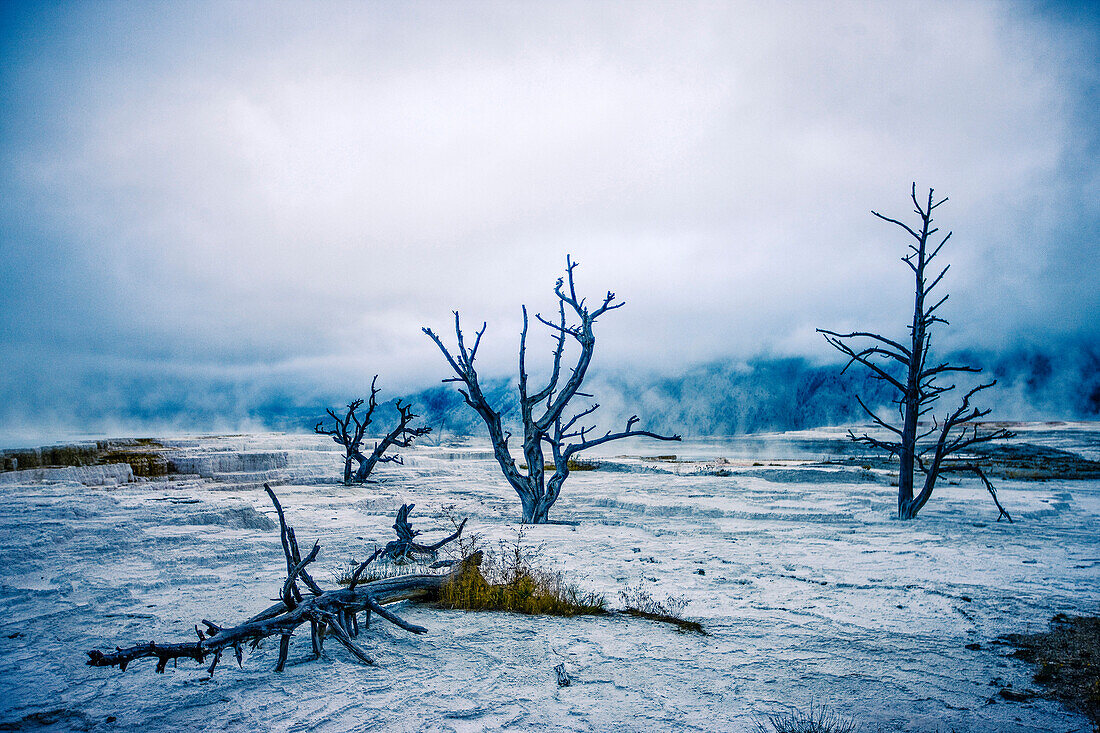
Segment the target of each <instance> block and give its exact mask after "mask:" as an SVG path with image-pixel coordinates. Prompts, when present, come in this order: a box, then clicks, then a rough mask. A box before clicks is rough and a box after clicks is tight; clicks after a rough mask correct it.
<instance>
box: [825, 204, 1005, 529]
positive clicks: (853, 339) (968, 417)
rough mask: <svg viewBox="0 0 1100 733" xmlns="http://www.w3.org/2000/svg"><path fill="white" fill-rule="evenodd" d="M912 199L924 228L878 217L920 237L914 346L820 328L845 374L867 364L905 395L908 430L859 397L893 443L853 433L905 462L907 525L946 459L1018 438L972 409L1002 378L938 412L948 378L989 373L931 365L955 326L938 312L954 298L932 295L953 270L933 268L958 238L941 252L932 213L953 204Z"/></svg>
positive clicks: (902, 513) (901, 512)
mask: <svg viewBox="0 0 1100 733" xmlns="http://www.w3.org/2000/svg"><path fill="white" fill-rule="evenodd" d="M911 198H912V201H913V206H914V211H915V213H916V215H917V216H918V217H919V223H918V224H917V225H916V226H915V227H911V226H909V225H908V224H905V223H903V222H901V221H898V220H897V219H892V218H890V217H888V216H883V215H882V214H879V213H878V212H876V211H872V212H871V213H872V214H874V215H875V216H876V217H878V218H879V219H882V220H883V221H886V222H889V223H891V224H894V225H896V226H898V227H900V228H901V229H903V230H905V231H906V232H907V233H908V234H909V236H910V237H912V238H913V242H911V243H910V244H909V251H908V253H907V254H906V255H905V256H904V257H903V258H902V261H903V262H905V264H906V265H908V267H909V269H910V270H912V271H913V275H914V278H915V288H914V290H915V299H914V304H913V322H912V324H910V325H909V339H908V340H907V343H905V344H903V343H901V342H900V341H895V340H892V339H889V338H886V337H885V336H881V335H879V334H877V333H870V332H867V331H853V332H850V333H838V332H836V331H828V330H825V329H820V328H819V329H818V332H819V333H821V334H822V335H824V337H825V340H826V341H828V342H829V344H831V345H832V346H833V347H834V348H836V349H837V350H838V351H840V352H841V353H843V354H844V355H845V356H847V357H848V363H847V364H845V366H844V369H843V370H841V373H843V372H844V371H847V369H848V367H850V366H851V365H852V364H855V363H858V364H862V365H863V366H865V367H867V368H868V369H870V370H871V372H872V373H873V376H874V377H875V378H876V379H879V380H882V381H885V382H886V383H888V384H890V385H891V386H892V387H893V388H894V390H895V391H896V393H897V396H896V398H895V399H894V404H895V405H896V406H897V409H898V415H899V419H900V423H901V425H900V427H899V426H898V425H896V424H893V423H891V422H889V421H887V420H886V419H884V418H882V417H880V416H879V414H878V413H876V412H875V411H874V410H872V409H871V408H870V407H868V406H867V404H866V403H864V401H863V399H862V398H860V397H857V398H856V399H857V400H858V402H859V404H860V407H862V408H863V410H864V412H866V413H867V415H868V416H869V417H870V419H871V421H872V422H873V423H874V424H875V425H877V426H878V427H880V428H882V429H883V430H885V431H887V435H888V437H886V438H885V439H883V438H876V437H873V436H871V435H868V434H866V433H864V434H861V435H856V434H855V433H854V432H852V431H849V433H848V435H849V437H850V438H851V439H852V440H854V441H856V442H858V443H863V444H864V445H868V446H871V447H873V448H879V449H881V450H884V451H887V452H888V453H889V454H890V455H891V456H897V457H898V459H899V461H900V464H901V465H900V472H899V475H898V518H899V519H913V518H915V517H916V516H917V513H918V512H919V511H920V510H921V508H922V507H924V505H925V504H926V503H927V502H928V499H929V498H930V497H931V496H932V491H933V490H934V489H935V487H936V480H937V479H938V478H939V476H940V473H941V471H942V470H943V469H944V467H945V464H944V461H945V460H947V459H948V458H949V457H950V456H953V455H957V454H959V453H961V452H963V451H965V450H966V449H967V448H968V447H970V446H972V445H976V444H978V443H987V442H989V441H991V440H998V439H1001V438H1007V437H1011V435H1012V434H1011V433H1009V432H1008V431H1007V430H1003V429H999V430H992V431H982V430H980V428H979V425H978V424H977V421H978V420H979V419H980V418H982V417H984V416H986V415H988V414H989V413H990V410H989V409H979V408H977V407H973V406H972V405H971V399H972V398H973V397H974V396H975V395H977V394H978V393H979V392H982V391H983V390H986V389H989V388H990V387H992V386H993V385H995V384H996V383H997V382H996V380H993V381H991V382H986V383H982V384H979V385H978V386H977V387H974V388H973V389H971V390H970V391H968V392H967V393H966V394H965V395H964V396H963V398H962V400H961V402H960V404H959V406H958V407H957V408H956V409H955V410H953V411H952V412H949V413H946V414H945V415H943V417H942V418H941V417H936V416H935V413H934V411H935V409H936V408H937V407H938V405H937V404H936V403H937V402H938V401H939V399H940V398H941V397H942V396H943V395H944V394H945V393H947V392H950V391H951V390H953V389H955V385H954V384H947V385H944V384H941V383H940V381H939V380H940V378H942V377H946V376H950V375H953V374H958V373H971V374H976V373H979V372H981V368H979V367H973V366H966V365H959V364H950V363H947V362H940V363H936V362H935V361H931V360H930V359H929V349H930V346H931V342H932V328H933V327H934V326H935V325H936V324H937V323H942V324H944V325H947V321H946V320H944V319H943V318H941V317H940V316H939V315H938V314H937V311H938V310H939V308H940V307H941V306H942V305H943V304H944V303H945V302H946V301H947V298H948V296H947V295H944V296H943V297H942V298H939V296H938V294H937V295H936V296H933V295H932V291H933V290H934V289H935V288H936V286H937V285H939V284H940V282H941V281H942V280H943V277H944V275H946V274H947V270H948V269H949V268H950V265H946V266H945V267H944V268H943V269H942V270H939V272H938V274H935V276H934V277H930V273H935V272H936V269H938V266H937V268H936V269H931V264H932V261H933V260H935V258H936V256H937V255H938V254H939V253H940V250H941V249H943V246H944V245H945V244H946V243H947V241H948V240H949V239H950V238H951V233H950V232H948V233H947V235H946V236H944V237H943V238H942V239H940V240H939V242H938V244H934V246H933V237H934V235H935V234H936V233H937V232H938V231H939V229H937V228H936V227H934V226H933V224H932V222H933V217H932V212H933V211H934V210H935V209H937V208H938V207H939V206H941V205H942V204H943V203H944V202H946V201H947V199H946V198H943V199H940V200H939V201H936V200H935V198H934V196H933V191H932V189H929V190H928V198H927V200H926V201H924V202H922V201H920V200H919V199H918V198H917V185H916V184H915V183H914V184H913V188H912V193H911ZM936 298H938V300H937V299H936ZM927 415H932V422H931V425H930V426H928V427H927V429H925V428H924V427H923V426H922V418H925V416H927ZM967 468H970V469H972V470H975V471H976V472H977V475H978V476H979V477H980V478H981V479H982V480H983V481H984V482H985V484H986V487H987V488H988V489H989V491H990V494H991V495H992V496H993V500H994V501H995V502H996V503H997V507H998V509H999V510H1000V512H1001V513H1000V515H998V517H997V519H998V521H999V520H1000V517H1001V516H1004V517H1007V518H1008V520H1009V521H1010V522H1011V521H1012V519H1011V517H1009V516H1008V513H1007V512H1006V511H1005V510H1004V508H1003V507H1001V504H1000V502H999V501H997V495H996V491H994V490H993V487H992V484H990V483H989V480H988V479H987V478H985V474H984V473H982V472H981V470H980V468H977V467H976V465H975V466H967ZM918 471H919V472H920V473H921V474H922V475H923V476H924V484H923V487H922V488H921V490H920V492H919V493H916V495H914V493H915V475H916V473H917V472H918Z"/></svg>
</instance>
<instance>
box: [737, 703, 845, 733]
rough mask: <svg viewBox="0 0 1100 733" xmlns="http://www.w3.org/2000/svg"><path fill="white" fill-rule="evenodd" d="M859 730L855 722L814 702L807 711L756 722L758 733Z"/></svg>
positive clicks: (832, 732)
mask: <svg viewBox="0 0 1100 733" xmlns="http://www.w3.org/2000/svg"><path fill="white" fill-rule="evenodd" d="M857 729H858V726H857V725H856V723H855V721H852V720H848V719H847V718H844V717H841V716H840V715H837V714H836V713H833V712H832V711H830V710H829V709H828V707H826V706H825V705H817V704H815V703H814V702H813V701H812V700H811V701H810V704H809V707H807V708H806V709H805V710H796V709H792V710H790V711H788V712H785V713H777V714H775V715H769V716H767V717H766V718H764V719H763V720H757V721H756V733H773V732H774V733H855V731H856V730H857Z"/></svg>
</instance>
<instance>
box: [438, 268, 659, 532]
mask: <svg viewBox="0 0 1100 733" xmlns="http://www.w3.org/2000/svg"><path fill="white" fill-rule="evenodd" d="M565 263H566V265H565V277H564V278H558V281H557V284H556V285H555V286H554V294H555V295H557V298H558V319H557V321H556V322H555V321H550V320H547V319H545V318H543V317H542V316H541V315H538V314H536V315H535V318H536V319H537V320H538V321H539V322H540V323H542V324H543V325H545V326H547V327H548V328H549V329H550V330H551V332H552V333H553V334H554V340H555V346H554V351H553V362H552V365H551V370H550V376H549V379H548V380H547V383H546V385H545V386H544V387H542V388H541V389H538V390H532V388H531V387H530V385H529V384H528V374H527V363H526V359H527V331H528V318H527V306H523V331H522V332H521V333H520V341H519V407H520V418H521V420H522V422H523V458H524V461H525V463H526V473H523V472H522V470H521V468H520V467H518V466H517V465H516V462H515V459H513V458H512V455H511V453H510V451H509V448H508V440H509V438H511V434H510V433H508V432H507V431H505V429H504V424H503V422H502V419H501V413H500V411H498V410H496V409H494V408H493V407H492V406H491V405H490V404H489V401H488V400H487V399H486V398H485V394H484V393H483V392H482V389H481V385H480V383H479V382H478V375H477V371H476V370H475V369H474V360H475V359H476V357H477V349H478V346H479V345H480V344H481V337H482V336H483V335H484V333H485V328H486V324H484V323H483V324H482V326H481V330H480V331H478V332H477V335H476V337H475V338H474V343H473V345H472V346H471V347H469V348H467V347H466V343H465V340H464V337H463V334H462V327H461V323H460V320H459V315H458V311H455V312H454V317H455V337H456V339H457V342H458V349H457V351H456V352H455V353H454V354H453V355H452V354H451V352H450V351H449V350H448V349H447V347H446V346H445V345H444V343H443V340H442V339H440V337H439V336H438V335H436V334H435V332H433V331H432V330H431V329H430V328H425V329H423V331H424V333H426V334H427V335H428V337H429V338H431V339H432V341H434V342H435V344H436V346H438V347H439V350H440V351H441V352H443V356H444V357H445V358H446V359H447V363H448V364H449V365H450V367H451V369H452V370H453V371H454V373H455V376H454V377H450V378H448V379H445V380H443V381H444V382H459V383H461V384H463V385H464V388H462V389H460V390H459V392H460V393H461V394H462V397H463V398H464V399H465V401H466V404H467V405H469V406H470V407H472V408H473V409H474V410H475V411H476V412H477V413H478V415H480V416H481V418H482V420H484V422H485V425H486V427H487V428H488V430H489V439H490V440H491V441H492V444H493V453H494V456H495V457H496V460H497V463H498V464H500V468H501V470H502V471H503V472H504V477H505V479H507V480H508V483H509V484H511V486H512V488H513V489H515V491H516V493H517V494H519V498H520V502H521V503H522V505H523V522H524V523H529V524H543V523H545V522H547V521H548V514H549V511H550V507H551V506H553V505H554V502H555V501H557V498H558V494H559V493H560V492H561V487H562V484H563V483H564V482H565V479H566V478H567V477H568V476H569V461H570V459H571V458H572V457H573V456H575V455H576V454H577V453H580V452H581V451H583V450H587V449H589V448H594V447H596V446H598V445H603V444H604V443H609V442H611V441H613V440H620V439H622V438H629V437H634V436H645V437H648V438H655V439H657V440H680V436H679V435H659V434H657V433H653V432H650V431H648V430H636V429H635V428H634V425H635V424H636V423H637V422H638V417H637V416H633V417H631V418H630V419H629V420H627V423H626V428H625V429H624V430H622V431H620V432H611V431H608V432H607V433H606V434H604V435H599V436H595V435H592V433H593V431H594V428H593V427H591V426H583V425H582V424H581V422H580V421H581V420H583V419H585V418H586V417H588V416H590V415H591V414H592V413H593V412H595V411H596V409H597V408H598V407H599V404H593V405H591V406H589V407H586V408H584V409H582V410H580V411H578V412H576V413H574V414H572V415H571V416H566V415H565V412H566V409H567V408H568V406H569V402H570V401H571V400H572V399H573V398H574V397H576V396H582V397H588V396H589V395H585V394H583V393H582V392H580V387H581V384H582V383H583V381H584V377H585V375H586V374H587V372H588V367H589V364H591V362H592V353H593V351H594V349H595V347H596V337H595V334H594V333H593V326H595V324H596V319H598V318H599V317H600V316H602V315H603V314H604V313H607V312H608V311H611V310H615V309H616V308H621V307H622V306H623V305H625V303H622V302H615V294H614V293H612V292H608V293H607V295H606V296H605V297H604V299H603V302H602V303H601V304H600V306H599V307H597V308H596V309H595V310H589V308H588V306H587V305H586V304H585V299H584V298H578V297H577V290H576V286H575V283H574V279H573V270H574V269H576V267H577V263H576V262H573V261H572V260H571V259H570V258H569V257H566V260H565ZM567 312H568V313H569V316H570V318H569V319H567V318H566V313H567ZM570 339H571V340H572V341H575V342H576V344H577V345H578V347H579V353H578V355H577V360H576V362H575V363H574V365H573V366H572V368H570V369H568V370H567V369H563V365H562V360H563V357H564V355H565V347H566V342H567V341H569V340H570ZM566 371H568V374H569V376H568V378H566V379H565V380H564V383H563V382H562V378H563V377H564V375H565V373H566ZM590 436H591V437H590ZM547 447H549V449H550V454H551V456H552V458H553V461H554V463H553V466H552V469H553V470H552V473H551V475H550V477H549V479H548V478H547V476H546V471H547V468H550V467H547V466H546V464H545V450H546V448H547Z"/></svg>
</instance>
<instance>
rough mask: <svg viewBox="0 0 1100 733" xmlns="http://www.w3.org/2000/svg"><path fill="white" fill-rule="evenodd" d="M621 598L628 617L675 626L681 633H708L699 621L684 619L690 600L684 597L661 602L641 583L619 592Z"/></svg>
mask: <svg viewBox="0 0 1100 733" xmlns="http://www.w3.org/2000/svg"><path fill="white" fill-rule="evenodd" d="M619 598H621V599H622V602H623V605H624V606H625V608H624V609H623V613H625V614H627V615H628V616H637V617H639V618H647V619H650V620H652V621H663V622H665V623H670V624H674V625H675V626H677V627H678V628H679V629H680V630H681V631H694V632H695V633H698V634H706V633H707V632H706V630H705V629H703V625H702V624H700V623H699V622H697V621H688V620H687V619H685V618H684V617H683V615H682V614H683V611H684V608H685V607H687V604H688V599H687V598H685V597H684V596H672V595H670V596H666V597H665V598H664V600H659V599H657V598H654V597H653V595H652V594H651V593H650V592H649V591H648V590H647V589H646V588H645V586H644V585H642V583H641V582H639V583H638V585H635V586H632V587H630V588H627V589H625V590H621V591H619Z"/></svg>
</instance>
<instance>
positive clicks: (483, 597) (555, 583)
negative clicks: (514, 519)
mask: <svg viewBox="0 0 1100 733" xmlns="http://www.w3.org/2000/svg"><path fill="white" fill-rule="evenodd" d="M523 539H524V533H523V530H522V529H521V530H520V531H519V534H518V535H517V537H516V541H515V542H513V543H503V542H502V543H500V544H499V546H498V548H497V549H496V551H487V550H485V549H482V550H481V552H482V553H483V556H484V559H483V561H482V564H481V566H480V567H477V566H475V565H468V566H466V568H465V569H464V570H463V572H461V573H460V574H459V575H458V576H456V577H455V578H454V579H453V580H452V581H451V582H449V583H447V584H446V585H445V586H443V589H442V590H441V591H440V595H439V605H441V606H443V607H444V608H461V609H463V610H466V611H507V612H510V613H525V614H537V615H549V616H583V615H599V614H604V613H606V612H607V609H606V606H605V603H604V598H603V596H601V595H599V594H598V593H589V592H586V591H582V590H581V589H580V588H578V587H577V586H575V585H573V584H572V583H568V582H566V581H565V579H564V578H563V576H562V574H561V573H557V572H550V571H546V570H542V569H540V568H538V567H537V566H536V564H535V562H534V561H535V560H537V559H538V558H539V556H540V554H541V551H540V550H541V548H530V547H526V546H525V545H524V542H523ZM459 549H460V551H461V552H462V553H463V555H469V554H472V553H473V552H474V551H476V548H475V547H474V546H473V544H471V541H470V540H467V543H466V546H464V547H461V548H459Z"/></svg>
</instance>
